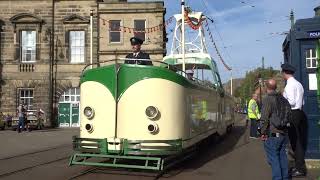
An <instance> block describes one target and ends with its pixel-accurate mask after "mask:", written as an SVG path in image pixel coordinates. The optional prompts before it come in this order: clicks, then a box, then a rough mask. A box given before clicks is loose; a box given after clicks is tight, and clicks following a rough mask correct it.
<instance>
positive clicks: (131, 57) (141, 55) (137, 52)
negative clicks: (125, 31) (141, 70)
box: [124, 37, 152, 65]
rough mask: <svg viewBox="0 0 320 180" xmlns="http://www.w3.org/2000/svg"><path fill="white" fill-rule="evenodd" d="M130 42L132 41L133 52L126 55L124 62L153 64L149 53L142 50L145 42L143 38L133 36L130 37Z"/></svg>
mask: <svg viewBox="0 0 320 180" xmlns="http://www.w3.org/2000/svg"><path fill="white" fill-rule="evenodd" d="M130 42H131V46H132V50H133V52H132V53H130V54H128V55H127V56H126V59H127V60H125V61H124V63H126V64H139V65H152V62H151V61H150V56H149V54H148V53H145V52H142V51H141V45H142V44H143V40H142V39H139V38H137V37H132V38H130ZM136 59H140V60H136Z"/></svg>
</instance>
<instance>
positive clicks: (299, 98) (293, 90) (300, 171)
mask: <svg viewBox="0 0 320 180" xmlns="http://www.w3.org/2000/svg"><path fill="white" fill-rule="evenodd" d="M281 68H282V77H283V79H284V80H286V81H287V84H286V86H285V88H284V92H283V96H284V97H285V98H286V99H287V100H288V101H289V103H290V105H291V112H292V122H291V123H290V127H289V132H288V133H289V139H290V144H291V147H292V150H293V152H294V156H295V167H294V168H292V170H291V176H292V177H299V176H305V175H306V166H305V161H304V155H305V151H306V146H307V117H306V115H305V113H304V112H303V110H302V106H303V104H304V100H303V93H304V90H303V86H302V85H301V83H300V82H299V81H297V80H296V79H295V78H294V77H293V74H294V72H295V71H296V68H295V67H294V66H292V65H291V64H289V63H284V64H282V65H281Z"/></svg>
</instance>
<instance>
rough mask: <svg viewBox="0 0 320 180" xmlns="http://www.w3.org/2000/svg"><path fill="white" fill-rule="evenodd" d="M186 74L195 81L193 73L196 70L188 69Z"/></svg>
mask: <svg viewBox="0 0 320 180" xmlns="http://www.w3.org/2000/svg"><path fill="white" fill-rule="evenodd" d="M186 74H187V78H188V79H189V80H192V81H194V79H193V74H194V72H193V71H187V72H186Z"/></svg>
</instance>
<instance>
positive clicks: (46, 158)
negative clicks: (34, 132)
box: [0, 144, 71, 178]
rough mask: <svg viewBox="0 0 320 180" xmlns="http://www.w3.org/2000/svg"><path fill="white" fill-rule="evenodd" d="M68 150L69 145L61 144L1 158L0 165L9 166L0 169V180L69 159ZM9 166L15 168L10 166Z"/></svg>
mask: <svg viewBox="0 0 320 180" xmlns="http://www.w3.org/2000/svg"><path fill="white" fill-rule="evenodd" d="M69 148H71V145H70V144H63V145H59V146H55V147H52V148H47V149H43V150H39V151H33V152H29V153H23V154H19V155H14V156H9V157H5V158H1V159H0V165H1V164H2V165H4V164H9V165H8V166H5V167H3V168H1V170H0V178H4V177H8V176H10V175H14V174H17V173H20V172H23V171H27V170H31V169H34V168H37V167H40V166H44V165H48V164H52V163H55V162H59V161H63V160H66V159H69V158H70V154H69V153H70V152H69V150H67V149H69ZM55 151H56V152H55ZM61 152H64V153H61ZM51 154H52V155H51ZM61 154H62V155H61ZM16 162H18V163H16ZM11 164H13V165H15V166H10V165H11Z"/></svg>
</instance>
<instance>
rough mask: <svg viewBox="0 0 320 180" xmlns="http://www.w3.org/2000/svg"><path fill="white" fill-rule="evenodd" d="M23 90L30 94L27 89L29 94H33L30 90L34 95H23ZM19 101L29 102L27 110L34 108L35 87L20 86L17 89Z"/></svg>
mask: <svg viewBox="0 0 320 180" xmlns="http://www.w3.org/2000/svg"><path fill="white" fill-rule="evenodd" d="M22 91H25V92H24V94H28V93H26V92H27V91H29V95H30V94H31V93H30V92H32V96H24V97H22V96H21V94H22ZM17 93H18V94H17V96H18V97H17V99H18V101H17V102H23V103H24V104H27V110H32V107H33V101H34V88H18V89H17Z"/></svg>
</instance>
